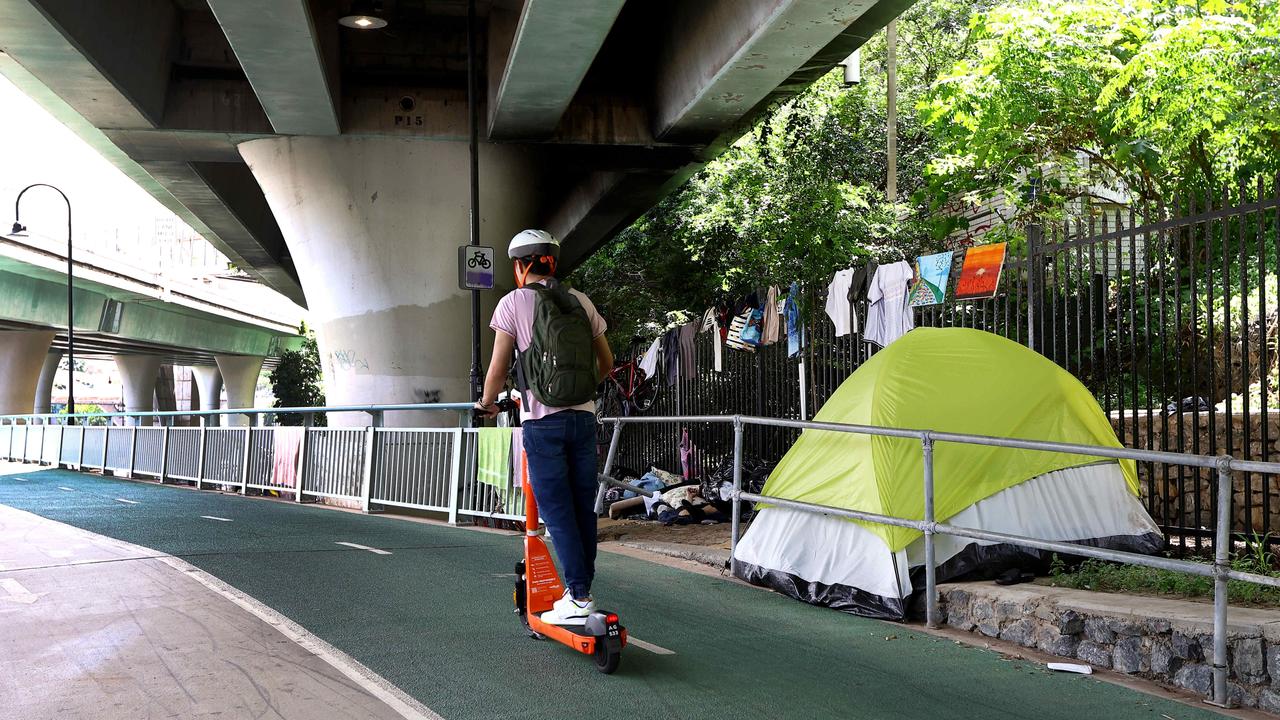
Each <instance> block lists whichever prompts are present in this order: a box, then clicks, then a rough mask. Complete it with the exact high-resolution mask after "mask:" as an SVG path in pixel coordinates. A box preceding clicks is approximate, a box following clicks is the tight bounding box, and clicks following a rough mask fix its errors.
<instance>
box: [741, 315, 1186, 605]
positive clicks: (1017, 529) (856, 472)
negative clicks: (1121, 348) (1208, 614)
mask: <svg viewBox="0 0 1280 720" xmlns="http://www.w3.org/2000/svg"><path fill="white" fill-rule="evenodd" d="M814 420H817V421H821V422H836V423H848V424H858V425H875V426H881V427H895V428H907V429H914V430H934V431H940V432H955V433H967V434H973V435H989V436H999V437H1013V438H1021V439H1028V440H1049V441H1056V442H1066V443H1078V444H1084V445H1101V446H1107V447H1120V443H1119V442H1118V441H1117V440H1116V436H1115V433H1114V432H1113V431H1112V429H1111V426H1110V424H1109V423H1108V422H1107V418H1106V417H1105V416H1104V415H1103V413H1102V410H1101V409H1100V408H1099V407H1098V404H1097V402H1096V401H1095V400H1094V399H1093V396H1092V395H1091V394H1090V393H1089V391H1088V390H1087V389H1086V388H1085V387H1084V386H1083V385H1082V384H1081V383H1080V381H1078V380H1077V379H1076V378H1075V377H1073V376H1072V375H1071V374H1070V373H1068V372H1066V371H1065V370H1063V369H1062V368H1061V367H1059V366H1058V365H1056V364H1054V363H1053V362H1051V361H1049V360H1048V359H1046V358H1044V357H1043V356H1041V355H1039V354H1038V353H1036V352H1034V351H1032V350H1030V349H1028V348H1026V347H1023V346H1022V345H1019V344H1018V343H1015V342H1012V341H1010V340H1006V339H1004V338H1002V337H999V336H997V335H992V334H990V333H985V332H982V331H979V330H970V329H965V328H944V329H938V328H919V329H916V330H913V331H912V332H910V333H908V334H906V335H905V336H903V337H902V338H900V339H899V340H897V341H895V342H894V343H893V344H891V345H889V346H888V347H887V348H885V349H884V350H882V351H881V352H879V353H877V354H876V355H875V356H873V357H872V358H871V359H870V360H868V361H867V362H866V363H864V364H863V365H862V366H861V367H860V368H859V369H858V370H857V371H856V372H854V373H853V374H852V375H850V376H849V378H848V379H846V380H845V382H844V383H843V384H842V385H841V386H840V388H839V389H838V390H837V391H836V392H835V394H833V395H832V396H831V398H830V399H829V400H828V401H827V402H826V404H825V405H823V407H822V410H821V411H820V412H819V413H818V414H817V415H816V416H815V417H814ZM923 477H924V466H923V458H922V455H921V447H920V442H919V441H918V440H915V439H906V438H889V437H883V436H869V435H853V434H848V433H836V432H829V431H821V430H805V431H804V432H803V433H802V434H801V436H800V438H799V439H798V440H797V441H796V443H795V444H794V445H793V446H792V448H791V450H790V451H788V452H787V454H786V456H785V457H783V459H782V461H781V462H780V463H779V464H778V466H777V468H776V469H775V470H774V471H773V473H772V475H771V476H770V478H769V481H768V482H767V484H766V485H765V488H764V494H765V495H771V496H774V497H780V498H786V499H790V500H798V501H802V502H807V503H814V504H819V505H828V506H832V507H839V508H847V509H851V510H861V511H865V512H874V513H879V514H883V515H892V516H897V517H905V518H911V519H922V518H923V517H924V485H923ZM934 487H935V494H934V508H935V516H936V517H937V519H939V520H943V521H950V522H953V523H954V524H957V525H968V526H969V527H980V528H983V529H989V530H995V531H1001V532H1012V533H1015V534H1026V535H1029V536H1032V537H1039V538H1043V539H1054V540H1067V541H1073V542H1081V543H1088V544H1094V545H1101V546H1107V547H1118V548H1122V549H1127V550H1134V551H1139V552H1154V551H1155V550H1158V549H1159V547H1161V545H1162V543H1163V539H1162V538H1161V536H1160V534H1159V530H1158V529H1157V528H1156V526H1155V524H1154V522H1152V521H1151V519H1150V517H1149V516H1148V515H1147V513H1146V511H1145V510H1144V509H1143V508H1142V506H1141V503H1140V502H1139V501H1138V499H1137V494H1138V484H1137V475H1136V472H1135V468H1134V465H1133V463H1132V462H1127V461H1125V462H1119V463H1117V462H1115V461H1103V460H1101V459H1099V458H1095V457H1089V456H1080V455H1072V454H1064V453H1048V452H1037V451H1030V450H1011V449H1007V448H996V447H988V446H981V445H963V444H957V443H938V444H937V445H936V446H935V449H934ZM919 538H920V533H919V532H917V531H915V530H911V529H908V528H899V527H891V526H886V525H877V524H874V523H858V522H855V521H848V520H842V519H837V518H832V517H828V516H821V515H813V514H808V513H801V512H799V511H794V510H786V509H783V508H777V507H773V508H770V507H768V506H767V505H766V506H763V509H762V510H761V511H760V513H758V515H757V517H756V519H755V520H754V521H753V523H752V526H751V528H750V529H749V530H748V532H747V534H746V535H745V536H744V537H743V540H742V542H741V543H739V546H738V555H737V558H738V560H739V563H738V565H739V569H740V570H739V574H740V575H741V576H742V577H743V578H744V579H746V580H749V581H751V582H756V583H757V584H763V585H767V586H771V587H774V588H776V589H779V590H781V591H783V592H786V593H788V594H791V595H793V596H795V597H798V598H800V599H803V600H806V601H809V602H815V603H819V604H827V605H833V606H836V607H842V608H843V609H848V610H853V611H855V612H860V614H869V615H874V616H877V617H891V618H896V619H901V618H902V617H904V616H905V603H904V601H905V599H906V598H907V597H909V595H910V592H911V588H912V583H911V581H910V574H911V569H912V568H921V567H922V564H923V552H922V548H921V547H919V546H920V544H921V543H920V542H919ZM937 540H938V543H939V550H940V552H939V554H938V561H937V562H938V565H939V577H940V579H945V578H944V577H943V576H944V575H945V576H948V577H953V578H954V577H956V576H957V574H973V573H974V572H975V571H978V572H983V571H985V572H988V573H990V572H992V571H997V570H999V569H1004V568H1005V567H1008V566H1010V565H1017V564H1022V565H1023V566H1026V565H1028V564H1030V563H1031V562H1035V561H1039V560H1042V559H1043V558H1042V557H1041V555H1040V554H1039V553H1038V552H1037V551H1034V550H1024V549H1019V548H1012V547H1005V546H992V545H986V544H982V543H972V542H969V541H965V540H962V539H960V538H945V537H942V536H939V537H938V538H937ZM859 583H861V585H859ZM864 585H865V586H866V587H863V586H864Z"/></svg>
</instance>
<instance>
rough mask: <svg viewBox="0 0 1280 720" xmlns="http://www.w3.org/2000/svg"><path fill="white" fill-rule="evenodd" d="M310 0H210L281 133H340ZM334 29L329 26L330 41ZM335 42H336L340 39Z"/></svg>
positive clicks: (229, 40)
mask: <svg viewBox="0 0 1280 720" xmlns="http://www.w3.org/2000/svg"><path fill="white" fill-rule="evenodd" d="M308 5H309V3H308V2H307V1H306V0H209V7H210V8H211V9H212V10H213V14H214V16H215V17H216V18H217V19H218V23H219V24H221V26H222V30H223V32H224V33H226V36H227V40H228V42H230V43H231V47H232V49H233V50H235V53H236V57H237V58H238V59H239V60H240V67H241V68H243V69H244V72H245V75H246V76H248V78H249V83H250V84H251V85H252V86H253V90H254V92H255V93H256V94H257V96H258V101H259V102H260V103H261V104H262V109H263V110H264V111H265V112H266V114H267V117H268V118H270V120H271V126H272V127H273V128H274V129H275V131H276V132H278V133H281V134H284V135H337V134H338V133H339V132H341V126H340V123H339V120H338V110H337V103H336V102H335V93H334V92H333V88H332V86H331V84H330V83H331V78H332V77H333V75H332V73H330V72H329V69H328V68H329V65H328V63H326V62H325V52H324V49H323V48H322V43H321V38H320V36H319V34H318V32H317V23H316V22H314V20H313V18H312V17H311V12H310V9H309V8H308ZM334 27H335V26H334V25H333V24H332V22H330V23H326V25H325V28H326V29H327V30H328V33H327V34H326V37H334V36H335V35H336V33H335V32H334V31H333V28H334ZM335 39H336V38H335Z"/></svg>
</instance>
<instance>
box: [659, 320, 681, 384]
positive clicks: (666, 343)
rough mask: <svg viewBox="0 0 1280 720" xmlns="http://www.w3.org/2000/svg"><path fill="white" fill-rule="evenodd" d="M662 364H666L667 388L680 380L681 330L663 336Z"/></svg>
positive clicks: (667, 332)
mask: <svg viewBox="0 0 1280 720" xmlns="http://www.w3.org/2000/svg"><path fill="white" fill-rule="evenodd" d="M662 362H663V363H665V364H666V371H667V387H671V386H673V385H675V384H676V381H677V380H679V379H680V328H672V329H670V330H668V331H666V332H665V333H663V334H662Z"/></svg>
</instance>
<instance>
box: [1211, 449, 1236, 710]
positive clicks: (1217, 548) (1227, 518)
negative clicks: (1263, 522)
mask: <svg viewBox="0 0 1280 720" xmlns="http://www.w3.org/2000/svg"><path fill="white" fill-rule="evenodd" d="M1231 495H1232V487H1231V458H1229V457H1223V458H1219V459H1218V518H1217V520H1218V527H1217V529H1216V532H1215V533H1214V538H1213V697H1212V699H1210V701H1209V702H1210V704H1212V705H1217V706H1218V707H1222V708H1226V707H1231V700H1230V698H1229V697H1228V696H1227V579H1228V577H1227V573H1228V572H1229V571H1230V570H1231Z"/></svg>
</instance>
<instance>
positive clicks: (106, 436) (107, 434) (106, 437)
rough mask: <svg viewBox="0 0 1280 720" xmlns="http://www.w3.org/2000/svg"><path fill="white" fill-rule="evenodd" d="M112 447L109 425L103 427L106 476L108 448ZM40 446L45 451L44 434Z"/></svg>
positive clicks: (103, 459) (103, 454)
mask: <svg viewBox="0 0 1280 720" xmlns="http://www.w3.org/2000/svg"><path fill="white" fill-rule="evenodd" d="M40 432H41V433H43V432H44V431H43V430H41V431H40ZM110 447H111V426H110V425H108V426H106V427H104V428H102V474H103V475H104V476H105V475H106V474H107V449H108V448H110ZM40 448H41V450H42V451H43V449H44V436H43V434H42V435H41V437H40Z"/></svg>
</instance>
